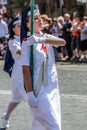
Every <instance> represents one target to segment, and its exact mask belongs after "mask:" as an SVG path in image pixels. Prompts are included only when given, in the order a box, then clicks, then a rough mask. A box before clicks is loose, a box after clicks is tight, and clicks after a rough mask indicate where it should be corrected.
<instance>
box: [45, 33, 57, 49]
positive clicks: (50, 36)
mask: <svg viewBox="0 0 87 130" xmlns="http://www.w3.org/2000/svg"><path fill="white" fill-rule="evenodd" d="M45 37H46V38H56V36H53V35H51V34H45ZM50 46H54V47H56V48H57V47H58V46H56V45H50Z"/></svg>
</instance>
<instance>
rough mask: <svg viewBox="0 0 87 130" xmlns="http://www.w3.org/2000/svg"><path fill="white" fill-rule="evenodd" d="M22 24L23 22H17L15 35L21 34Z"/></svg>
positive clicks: (14, 29)
mask: <svg viewBox="0 0 87 130" xmlns="http://www.w3.org/2000/svg"><path fill="white" fill-rule="evenodd" d="M20 26H21V24H20V23H18V24H16V25H15V26H14V27H13V31H14V33H15V35H17V36H20Z"/></svg>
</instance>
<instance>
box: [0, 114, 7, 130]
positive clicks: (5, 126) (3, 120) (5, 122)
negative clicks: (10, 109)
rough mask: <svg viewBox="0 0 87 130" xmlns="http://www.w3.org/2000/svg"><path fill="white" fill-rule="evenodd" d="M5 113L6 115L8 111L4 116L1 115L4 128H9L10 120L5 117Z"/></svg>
mask: <svg viewBox="0 0 87 130" xmlns="http://www.w3.org/2000/svg"><path fill="white" fill-rule="evenodd" d="M5 115H6V113H3V115H2V117H1V119H2V126H3V127H4V128H7V129H8V128H9V120H6V119H5Z"/></svg>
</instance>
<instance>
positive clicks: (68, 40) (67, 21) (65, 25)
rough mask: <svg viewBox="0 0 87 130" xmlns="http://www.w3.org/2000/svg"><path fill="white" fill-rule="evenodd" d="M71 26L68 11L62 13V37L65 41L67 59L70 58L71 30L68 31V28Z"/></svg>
mask: <svg viewBox="0 0 87 130" xmlns="http://www.w3.org/2000/svg"><path fill="white" fill-rule="evenodd" d="M71 26H72V22H71V20H70V15H69V14H68V13H66V14H65V15H64V23H63V28H62V31H63V35H62V36H63V38H64V39H65V41H66V48H65V49H66V51H67V54H65V56H68V57H67V59H69V60H70V59H71V57H72V51H71V32H70V28H71Z"/></svg>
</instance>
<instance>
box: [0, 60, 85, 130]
mask: <svg viewBox="0 0 87 130" xmlns="http://www.w3.org/2000/svg"><path fill="white" fill-rule="evenodd" d="M56 65H57V70H58V77H59V86H60V95H61V113H62V130H87V64H78V65H74V64H73V65H72V64H69V63H57V64H56ZM2 67H3V61H1V60H0V115H2V113H3V112H5V110H6V107H7V105H8V102H9V100H10V97H11V91H10V90H11V83H10V78H9V76H8V75H7V74H6V73H5V72H3V69H2ZM31 121H32V116H31V113H30V111H29V107H28V105H27V103H21V104H20V105H19V106H18V107H17V108H16V109H15V111H13V113H12V115H11V117H10V128H9V130H30V127H31ZM0 127H1V119H0Z"/></svg>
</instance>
